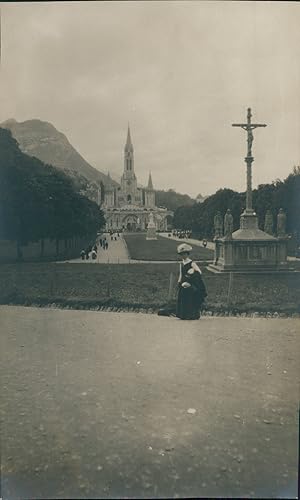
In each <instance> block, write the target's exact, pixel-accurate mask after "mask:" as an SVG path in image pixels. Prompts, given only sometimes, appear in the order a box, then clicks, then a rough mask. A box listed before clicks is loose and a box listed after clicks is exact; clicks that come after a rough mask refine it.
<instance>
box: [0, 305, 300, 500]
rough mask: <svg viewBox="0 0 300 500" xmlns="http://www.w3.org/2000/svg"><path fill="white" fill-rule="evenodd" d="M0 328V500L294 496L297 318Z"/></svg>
mask: <svg viewBox="0 0 300 500" xmlns="http://www.w3.org/2000/svg"><path fill="white" fill-rule="evenodd" d="M0 318H1V320H0V321H1V331H2V339H1V347H2V349H1V353H2V359H1V364H0V366H1V371H2V373H1V409H2V416H1V420H2V424H1V425H2V442H1V446H2V450H1V454H2V457H1V462H2V475H1V488H2V497H3V500H10V499H12V498H13V499H14V500H18V499H20V498H23V499H24V498H31V499H34V498H40V499H44V498H124V497H127V498H188V497H194V498H201V497H205V498H211V497H212V498H220V497H221V498H236V497H238V498H249V497H250V498H296V496H297V475H298V389H299V385H298V380H299V366H298V358H299V347H300V346H299V335H298V320H297V319H269V320H268V319H259V318H245V319H241V318H223V317H222V318H208V317H203V318H202V319H201V320H200V321H195V322H193V321H190V322H186V321H180V320H177V319H176V318H162V317H159V316H155V315H149V314H133V313H123V314H122V313H108V312H93V311H63V310H54V309H39V308H38V309H37V308H23V307H9V306H3V307H0ZM297 353H298V354H297Z"/></svg>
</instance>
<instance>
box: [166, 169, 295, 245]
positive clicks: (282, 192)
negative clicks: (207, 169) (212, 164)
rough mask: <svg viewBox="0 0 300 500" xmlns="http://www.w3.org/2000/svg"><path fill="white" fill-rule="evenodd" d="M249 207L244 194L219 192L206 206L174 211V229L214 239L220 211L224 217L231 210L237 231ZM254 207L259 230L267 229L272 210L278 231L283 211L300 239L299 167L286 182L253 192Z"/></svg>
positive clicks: (182, 207) (288, 228) (290, 227)
mask: <svg viewBox="0 0 300 500" xmlns="http://www.w3.org/2000/svg"><path fill="white" fill-rule="evenodd" d="M245 204H246V195H245V193H238V192H236V191H232V190H231V189H220V190H219V191H217V192H216V193H215V194H213V195H212V196H209V197H208V198H206V199H205V200H204V202H203V203H194V204H193V205H191V206H186V205H182V206H181V207H178V208H177V209H176V210H175V213H174V220H173V225H174V227H176V228H178V229H179V228H180V229H192V230H193V232H194V233H197V234H199V235H200V236H202V237H204V238H212V237H213V236H214V216H215V215H216V213H217V212H218V211H220V212H221V214H222V216H223V217H224V215H225V212H226V210H227V209H228V208H229V209H230V210H231V213H232V215H233V220H234V230H236V229H238V228H239V221H240V215H241V213H242V212H243V210H244V207H245ZM253 207H254V209H255V211H256V213H257V215H258V221H259V227H260V228H261V229H263V228H264V219H265V214H266V211H267V210H271V212H272V214H273V220H274V227H273V230H274V232H275V231H276V217H277V213H278V211H279V209H280V208H283V210H284V211H285V213H286V215H287V232H288V233H289V234H292V235H294V236H295V237H296V238H297V240H298V241H299V239H300V167H294V169H293V172H292V173H291V174H290V175H289V176H288V177H287V178H286V179H285V180H283V181H281V180H276V181H274V182H272V183H271V184H262V185H260V186H258V188H257V189H254V190H253Z"/></svg>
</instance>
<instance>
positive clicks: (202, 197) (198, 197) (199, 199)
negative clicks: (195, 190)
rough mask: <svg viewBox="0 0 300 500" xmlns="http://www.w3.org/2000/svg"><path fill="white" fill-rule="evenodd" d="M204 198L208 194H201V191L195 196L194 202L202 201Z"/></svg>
mask: <svg viewBox="0 0 300 500" xmlns="http://www.w3.org/2000/svg"><path fill="white" fill-rule="evenodd" d="M206 198H208V196H202V194H201V193H199V194H198V195H197V196H196V202H197V203H203V202H204V200H206Z"/></svg>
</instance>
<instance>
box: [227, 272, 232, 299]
mask: <svg viewBox="0 0 300 500" xmlns="http://www.w3.org/2000/svg"><path fill="white" fill-rule="evenodd" d="M232 289H233V273H232V272H230V274H229V283H228V295H227V303H228V305H229V304H230V301H231V294H232Z"/></svg>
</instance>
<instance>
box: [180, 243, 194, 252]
mask: <svg viewBox="0 0 300 500" xmlns="http://www.w3.org/2000/svg"><path fill="white" fill-rule="evenodd" d="M192 250H193V247H191V245H188V244H187V243H181V245H178V247H177V253H184V252H191V251H192Z"/></svg>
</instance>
